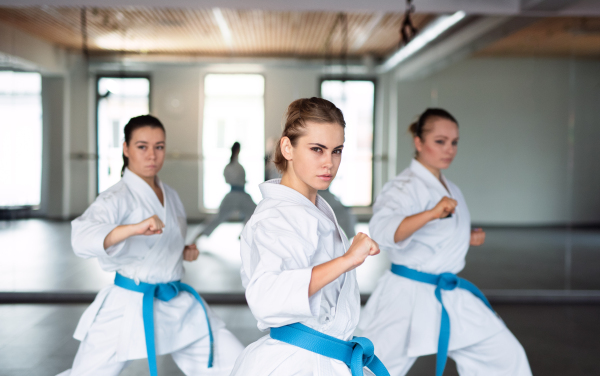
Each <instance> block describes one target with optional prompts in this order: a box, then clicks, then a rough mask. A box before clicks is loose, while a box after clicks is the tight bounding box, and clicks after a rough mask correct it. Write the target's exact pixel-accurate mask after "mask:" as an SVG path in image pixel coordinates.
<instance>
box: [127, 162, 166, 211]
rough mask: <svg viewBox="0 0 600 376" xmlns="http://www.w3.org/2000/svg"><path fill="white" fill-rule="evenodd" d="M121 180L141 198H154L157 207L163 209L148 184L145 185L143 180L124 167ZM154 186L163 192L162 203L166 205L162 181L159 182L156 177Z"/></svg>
mask: <svg viewBox="0 0 600 376" xmlns="http://www.w3.org/2000/svg"><path fill="white" fill-rule="evenodd" d="M121 180H123V181H124V182H125V184H127V186H128V187H130V188H131V190H132V191H133V192H137V193H138V194H139V195H141V196H148V197H154V198H155V199H156V202H157V203H158V205H159V206H161V207H163V205H161V203H160V201H159V200H158V197H157V196H156V193H155V192H154V190H153V189H152V187H151V186H150V185H149V184H148V183H146V181H145V180H144V179H142V178H141V177H139V176H138V175H136V174H135V173H134V172H132V171H131V170H130V169H128V168H127V167H125V171H124V172H123V177H122V178H121ZM156 184H157V185H158V187H159V188H160V189H161V191H162V192H163V201H164V202H165V205H166V202H167V201H166V200H167V196H166V195H165V187H164V186H163V183H162V181H160V179H159V178H158V176H157V177H156Z"/></svg>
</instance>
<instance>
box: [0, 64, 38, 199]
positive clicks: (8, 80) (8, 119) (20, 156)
mask: <svg viewBox="0 0 600 376" xmlns="http://www.w3.org/2000/svg"><path fill="white" fill-rule="evenodd" d="M0 114H2V121H0V176H1V177H2V178H0V206H1V207H9V206H36V205H39V204H40V197H41V195H40V193H41V180H42V77H41V75H40V74H39V73H23V72H11V71H4V72H0Z"/></svg>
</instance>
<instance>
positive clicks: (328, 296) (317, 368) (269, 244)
mask: <svg viewBox="0 0 600 376" xmlns="http://www.w3.org/2000/svg"><path fill="white" fill-rule="evenodd" d="M344 126H345V122H344V118H343V115H342V113H341V111H340V110H339V109H338V108H337V107H335V106H334V105H333V104H332V103H331V102H329V101H326V100H324V99H320V98H310V99H298V100H296V101H294V102H293V103H292V104H290V106H289V107H288V110H287V115H286V121H285V128H284V131H283V134H282V137H281V139H280V142H279V144H278V147H277V150H276V153H275V158H274V162H275V164H276V166H277V168H278V169H279V170H280V171H281V172H282V174H283V175H282V178H281V179H276V180H270V181H267V182H265V183H262V184H261V185H260V189H261V192H262V195H263V200H262V201H261V202H260V203H259V205H258V207H257V208H256V210H255V212H254V214H253V215H252V217H251V218H250V221H248V223H247V224H246V226H245V228H244V230H243V232H242V236H241V251H240V253H241V258H242V269H241V275H242V282H243V284H244V287H245V288H246V299H247V301H248V305H249V306H250V309H251V311H252V314H253V315H254V317H255V318H256V319H257V320H258V328H259V329H260V330H262V331H266V330H268V329H269V328H270V334H269V335H266V336H264V337H263V338H261V339H259V340H258V341H256V342H254V343H253V344H251V345H250V346H248V347H247V348H246V350H244V352H243V353H242V355H241V356H240V357H239V358H238V360H237V362H236V365H235V368H234V370H233V372H232V375H239V376H247V375H252V376H260V375H351V374H352V375H355V376H356V375H362V374H363V366H366V367H367V368H368V369H370V370H371V371H373V372H375V373H376V374H377V375H378V376H379V375H387V371H385V367H383V366H382V365H381V364H380V363H379V361H378V359H376V358H375V357H374V356H371V355H372V354H373V349H372V346H371V347H370V346H369V343H370V342H368V341H367V340H365V339H358V340H356V341H358V342H360V344H358V345H352V347H350V346H348V347H346V348H347V351H346V355H345V357H346V359H345V360H338V359H342V358H344V356H338V355H339V354H337V352H338V351H339V350H340V347H341V348H344V346H347V344H353V342H348V341H349V340H351V339H352V334H353V332H354V329H355V328H356V325H357V323H358V317H359V312H360V296H359V292H358V286H357V283H356V274H355V271H354V268H356V267H357V266H359V265H361V264H362V263H363V262H364V260H365V258H366V257H368V256H369V255H375V254H378V253H379V248H378V246H377V244H376V243H375V242H374V241H372V240H371V239H370V238H369V237H368V236H366V235H365V234H362V233H359V234H357V235H356V236H355V238H354V241H353V242H352V244H351V245H349V244H348V240H347V238H346V236H345V235H344V233H343V232H342V231H341V229H340V227H339V225H338V223H337V221H336V218H335V215H334V213H333V211H332V210H331V208H330V206H329V205H328V204H327V203H326V202H325V200H323V199H322V198H321V197H320V196H319V195H318V194H317V191H318V190H323V189H326V188H327V187H328V186H329V184H330V183H331V181H332V180H333V179H334V178H335V175H336V173H337V171H338V167H339V165H340V162H341V157H342V149H343V146H344ZM353 348H356V351H353ZM342 350H343V349H342ZM328 351H329V353H328ZM340 352H343V351H340ZM324 353H327V355H323V354H324ZM351 354H352V355H354V356H355V359H356V360H357V362H356V364H355V365H354V367H352V373H351V369H350V368H349V366H348V364H349V361H348V359H349V358H350V357H351ZM361 354H362V355H364V356H361ZM336 357H337V359H336ZM347 361H348V362H347ZM365 372H369V371H365Z"/></svg>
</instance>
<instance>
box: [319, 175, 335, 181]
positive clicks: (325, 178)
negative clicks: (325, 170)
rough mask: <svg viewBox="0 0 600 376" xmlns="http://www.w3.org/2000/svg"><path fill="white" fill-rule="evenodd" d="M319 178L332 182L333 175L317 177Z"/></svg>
mask: <svg viewBox="0 0 600 376" xmlns="http://www.w3.org/2000/svg"><path fill="white" fill-rule="evenodd" d="M317 177H318V178H319V179H322V180H326V181H330V180H331V179H333V175H328V174H324V175H317Z"/></svg>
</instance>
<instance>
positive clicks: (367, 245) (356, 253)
mask: <svg viewBox="0 0 600 376" xmlns="http://www.w3.org/2000/svg"><path fill="white" fill-rule="evenodd" d="M379 252H380V250H379V244H377V242H375V240H373V239H371V238H370V237H368V236H367V235H366V234H363V233H362V232H359V233H358V234H356V236H354V239H352V244H351V245H350V248H348V251H346V254H345V255H344V257H346V258H347V259H348V260H349V261H350V265H351V267H350V269H348V271H350V270H352V269H354V268H356V267H358V266H360V265H362V263H363V262H365V260H366V258H367V257H369V256H375V255H376V254H378V253H379Z"/></svg>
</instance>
